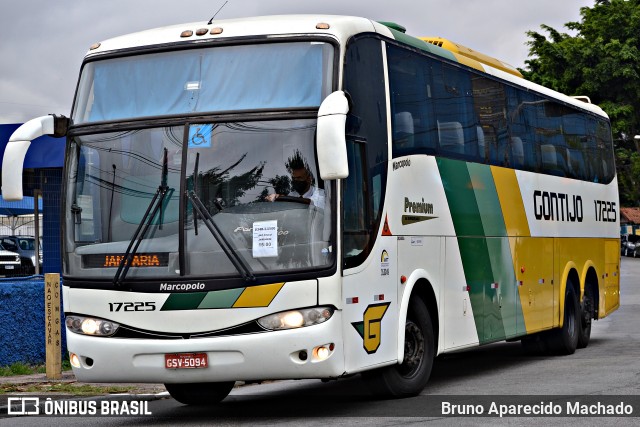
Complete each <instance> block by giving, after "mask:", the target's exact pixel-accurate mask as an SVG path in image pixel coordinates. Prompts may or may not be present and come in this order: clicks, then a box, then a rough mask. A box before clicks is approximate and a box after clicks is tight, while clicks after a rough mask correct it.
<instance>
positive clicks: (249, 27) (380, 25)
mask: <svg viewBox="0 0 640 427" xmlns="http://www.w3.org/2000/svg"><path fill="white" fill-rule="evenodd" d="M404 30H405V29H404V27H402V26H401V25H399V24H395V23H391V22H376V21H372V20H370V19H367V18H360V17H353V16H339V15H278V16H258V17H250V18H238V19H225V20H215V21H213V22H212V23H211V24H209V23H207V22H193V23H187V24H179V25H172V26H167V27H161V28H155V29H150V30H146V31H141V32H138V33H132V34H128V35H123V36H120V37H115V38H112V39H108V40H105V41H103V42H101V43H96V44H94V45H93V46H91V48H90V50H89V52H88V53H87V58H92V57H95V56H99V55H101V54H104V53H111V52H114V51H118V50H123V49H131V48H136V47H151V46H162V45H172V44H177V43H198V42H207V41H213V40H219V39H227V38H240V37H251V36H254V37H268V38H272V39H278V38H279V37H283V36H287V35H308V36H318V35H325V36H326V35H329V36H331V37H333V38H334V39H336V40H337V41H338V42H340V44H341V45H343V46H344V44H346V42H347V41H348V40H349V38H350V37H351V36H353V35H355V34H359V33H367V32H368V33H371V32H374V33H378V34H381V35H383V36H386V37H389V38H392V39H395V40H396V41H398V42H400V43H404V44H407V45H410V46H412V47H414V48H418V49H420V50H424V51H427V52H430V53H431V54H433V55H437V56H440V57H443V58H446V59H448V60H450V61H453V62H457V63H460V64H463V65H466V66H469V67H472V68H475V69H477V70H479V71H481V72H484V73H487V74H490V75H493V76H495V77H498V78H501V79H503V80H507V81H509V82H512V83H513V84H515V85H518V86H524V87H527V88H528V89H530V90H534V91H536V92H539V93H542V94H544V95H547V96H549V97H552V98H556V99H558V100H560V101H562V102H565V103H568V104H571V105H574V106H576V107H578V108H581V109H583V110H588V111H591V112H593V113H595V114H598V115H601V116H606V114H605V113H604V111H603V110H602V109H600V108H599V107H598V106H596V105H593V104H588V103H585V102H583V101H579V100H576V99H574V98H572V97H570V96H566V95H563V94H561V93H559V92H556V91H554V90H551V89H548V88H545V87H543V86H540V85H537V84H535V83H533V82H530V81H527V80H525V79H523V78H521V77H522V75H521V74H520V73H519V72H518V71H517V70H516V69H515V68H514V67H512V66H510V65H508V64H506V63H504V62H502V61H499V60H498V59H495V58H492V57H489V56H487V55H484V54H481V53H479V52H475V51H473V50H472V49H469V48H466V47H464V46H461V45H458V44H455V43H453V42H450V41H449V40H446V39H441V38H436V37H424V38H417V37H412V36H410V35H407V34H405V32H404ZM440 42H442V43H440ZM341 60H342V58H341Z"/></svg>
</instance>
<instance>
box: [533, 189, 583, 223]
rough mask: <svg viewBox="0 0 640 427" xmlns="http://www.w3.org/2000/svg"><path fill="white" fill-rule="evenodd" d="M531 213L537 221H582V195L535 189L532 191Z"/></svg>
mask: <svg viewBox="0 0 640 427" xmlns="http://www.w3.org/2000/svg"><path fill="white" fill-rule="evenodd" d="M533 213H534V215H535V217H536V219H537V220H538V221H541V220H542V219H544V220H545V221H568V222H576V221H577V222H582V218H583V210H582V197H580V196H576V195H571V194H565V193H553V192H550V191H540V190H535V191H534V192H533Z"/></svg>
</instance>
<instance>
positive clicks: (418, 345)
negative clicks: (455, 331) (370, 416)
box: [363, 298, 435, 397]
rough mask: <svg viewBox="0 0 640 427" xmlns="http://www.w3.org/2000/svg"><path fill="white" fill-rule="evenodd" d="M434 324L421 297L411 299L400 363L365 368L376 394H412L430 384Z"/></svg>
mask: <svg viewBox="0 0 640 427" xmlns="http://www.w3.org/2000/svg"><path fill="white" fill-rule="evenodd" d="M433 337H434V335H433V325H432V322H431V317H430V316H429V311H428V310H427V307H426V306H425V305H424V303H423V302H422V300H421V299H420V298H412V299H411V301H410V303H409V310H408V312H407V320H406V323H405V336H404V359H403V361H402V363H401V364H397V365H390V366H386V367H384V368H381V369H376V370H374V371H369V372H364V373H363V378H364V379H365V381H366V382H367V384H368V385H369V387H370V389H371V391H372V392H373V394H375V395H377V396H380V397H409V396H415V395H417V394H419V393H420V392H421V391H422V390H423V389H424V388H425V386H426V385H427V382H428V381H429V376H430V375H431V368H432V367H433V358H434V351H435V350H434V342H435V340H434V338H433Z"/></svg>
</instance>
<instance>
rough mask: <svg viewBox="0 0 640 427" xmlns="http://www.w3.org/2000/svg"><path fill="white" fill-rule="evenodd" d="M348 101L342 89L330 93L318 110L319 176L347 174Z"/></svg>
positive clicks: (341, 175) (317, 147)
mask: <svg viewBox="0 0 640 427" xmlns="http://www.w3.org/2000/svg"><path fill="white" fill-rule="evenodd" d="M348 112H349V101H348V100H347V97H346V95H345V94H344V92H342V91H336V92H333V93H332V94H330V95H329V96H327V97H326V98H325V100H324V101H322V104H320V109H319V110H318V135H317V138H316V150H317V153H318V166H319V168H320V178H322V179H324V180H331V179H342V178H346V177H348V176H349V163H348V161H347V140H346V137H345V124H346V121H347V113H348Z"/></svg>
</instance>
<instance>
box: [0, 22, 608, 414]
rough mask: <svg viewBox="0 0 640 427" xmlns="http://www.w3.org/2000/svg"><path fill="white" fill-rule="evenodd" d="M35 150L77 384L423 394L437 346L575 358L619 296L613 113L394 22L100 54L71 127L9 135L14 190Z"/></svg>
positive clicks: (240, 31) (152, 43)
mask: <svg viewBox="0 0 640 427" xmlns="http://www.w3.org/2000/svg"><path fill="white" fill-rule="evenodd" d="M441 46H442V47H441ZM42 134H54V135H58V136H66V138H67V149H66V166H65V172H64V177H65V179H64V196H63V199H64V200H63V202H62V205H63V207H62V209H63V215H62V218H64V224H63V229H62V236H63V242H62V251H63V272H62V275H63V299H64V311H65V316H66V328H67V344H68V350H69V354H70V360H71V362H72V365H73V371H74V374H75V376H76V377H77V378H78V380H80V381H87V382H118V381H120V382H132V381H133V382H153V383H158V382H159V383H164V384H166V387H167V389H168V391H169V392H170V394H171V395H172V396H173V397H174V398H175V399H177V400H178V401H180V402H183V403H187V404H206V403H210V402H215V401H219V400H221V399H223V398H224V397H225V396H226V395H227V394H228V393H229V392H230V390H231V388H232V387H233V385H234V382H235V381H238V380H265V379H287V378H338V377H342V376H345V375H350V374H354V373H359V372H362V373H363V376H364V377H365V379H366V380H367V381H368V382H369V383H370V384H371V389H372V390H373V391H375V392H376V393H380V394H383V395H387V396H409V395H415V394H417V393H419V392H420V391H421V390H422V389H423V388H424V387H425V385H426V384H427V381H428V378H429V375H430V372H431V369H432V364H433V359H434V357H436V356H437V355H440V354H444V353H447V352H453V351H460V350H463V349H468V348H474V347H477V346H479V345H483V344H487V343H492V342H497V341H504V340H510V341H511V340H522V343H523V345H524V347H525V348H526V349H527V350H529V351H545V352H553V353H562V354H570V353H573V352H574V351H575V349H576V348H578V347H584V346H586V345H587V344H588V342H589V336H590V331H591V322H592V320H593V319H600V318H602V317H604V316H606V315H608V314H610V313H611V312H612V311H614V310H615V309H616V308H617V307H618V305H619V265H620V264H619V259H620V258H619V235H618V232H619V226H618V223H619V219H618V218H619V214H618V212H619V206H618V193H617V180H616V176H615V167H614V162H613V148H612V139H611V131H610V125H609V121H608V118H607V116H606V114H604V112H603V111H602V110H601V109H600V108H598V107H596V106H594V105H591V104H589V103H586V102H583V101H581V100H576V99H574V98H571V97H568V96H565V95H562V94H560V93H556V92H554V91H551V90H549V89H546V88H543V87H540V86H538V85H535V84H533V83H530V82H528V81H525V80H524V79H522V78H521V76H520V75H519V73H518V72H517V71H516V70H514V69H513V68H511V67H509V66H508V65H506V64H503V63H501V62H500V61H497V60H494V59H491V58H489V57H486V56H484V55H478V54H474V52H473V51H470V50H468V49H465V48H463V47H461V46H458V45H455V44H454V43H451V42H447V41H443V40H441V39H437V38H425V39H419V38H414V37H410V36H408V35H406V34H405V33H404V29H403V28H402V27H401V26H399V25H397V24H393V23H378V22H373V21H371V20H368V19H363V18H354V17H340V16H274V17H258V18H250V19H238V20H221V21H215V22H213V23H211V24H207V23H194V24H185V25H178V26H172V27H166V28H160V29H155V30H150V31H145V32H142V33H137V34H133V35H128V36H123V37H118V38H115V39H112V40H107V41H104V42H102V43H97V44H95V45H93V46H91V49H90V50H89V52H88V53H87V55H86V57H85V60H84V63H83V65H82V69H81V74H80V79H79V83H78V87H77V92H76V97H75V101H74V104H73V109H72V112H71V116H70V118H68V119H67V118H65V117H63V116H47V117H41V118H38V119H34V120H32V121H30V122H28V123H26V124H25V125H23V126H22V127H21V128H19V129H18V130H17V131H16V132H15V134H14V135H13V136H12V137H11V142H10V144H9V145H8V147H7V150H6V154H5V157H4V159H3V169H2V173H3V180H2V182H3V189H2V190H3V195H4V197H5V198H9V199H11V198H20V197H21V196H22V187H21V179H20V175H21V165H22V161H23V159H24V155H25V152H26V150H27V148H28V146H29V142H30V141H31V140H32V139H33V138H35V137H37V136H39V135H42ZM576 375H579V373H578V371H576Z"/></svg>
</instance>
